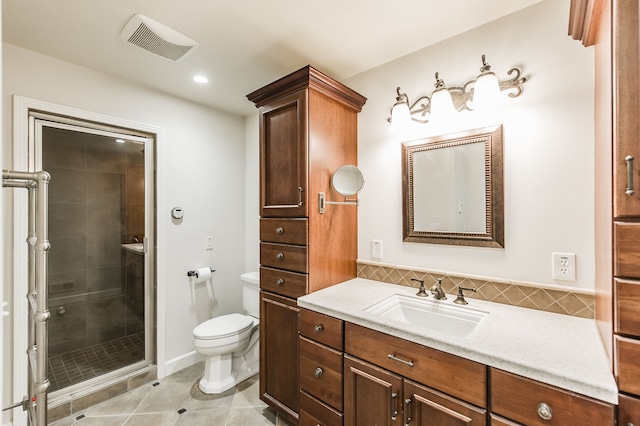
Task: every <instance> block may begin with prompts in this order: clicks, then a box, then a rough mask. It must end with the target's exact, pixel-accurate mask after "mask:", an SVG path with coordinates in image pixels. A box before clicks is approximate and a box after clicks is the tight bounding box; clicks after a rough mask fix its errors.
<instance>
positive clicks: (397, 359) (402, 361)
mask: <svg viewBox="0 0 640 426" xmlns="http://www.w3.org/2000/svg"><path fill="white" fill-rule="evenodd" d="M387 357H388V358H389V359H392V360H394V361H398V362H401V363H403V364H405V365H408V366H409V367H413V361H407V360H404V359H402V358H398V357H397V356H395V355H394V354H389V355H387Z"/></svg>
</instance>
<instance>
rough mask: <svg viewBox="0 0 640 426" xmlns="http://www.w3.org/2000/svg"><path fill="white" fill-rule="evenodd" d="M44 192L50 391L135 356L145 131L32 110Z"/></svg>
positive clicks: (141, 295) (140, 303) (142, 347)
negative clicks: (46, 176) (47, 116)
mask: <svg viewBox="0 0 640 426" xmlns="http://www.w3.org/2000/svg"><path fill="white" fill-rule="evenodd" d="M35 125H36V131H35V134H36V139H37V141H36V146H40V147H41V162H42V168H43V169H44V170H47V171H48V172H49V173H50V174H51V183H50V194H49V212H50V213H49V214H50V220H49V240H50V242H51V250H50V253H49V274H48V280H49V290H48V303H49V309H50V312H51V318H50V320H49V324H48V329H49V333H48V341H49V345H48V347H49V361H48V373H49V374H48V376H49V380H50V382H51V387H50V392H55V391H57V390H61V389H64V388H68V387H70V386H74V385H77V384H80V383H83V382H85V381H87V380H90V379H93V378H96V377H99V376H102V375H105V374H108V373H110V372H113V371H116V370H119V369H122V368H124V367H127V366H131V365H134V364H136V363H138V362H142V361H145V360H146V359H147V358H148V357H149V354H147V353H146V348H147V345H146V340H147V337H148V336H146V335H145V334H146V330H147V327H146V325H145V324H146V320H147V318H146V317H145V311H146V306H147V304H146V300H145V299H146V297H147V294H146V293H147V292H146V291H145V289H146V288H147V286H146V280H145V269H146V268H145V265H146V262H145V258H146V251H147V250H146V247H145V241H146V238H145V237H146V234H145V229H146V227H145V218H146V215H145V205H146V204H145V200H146V197H145V188H146V185H145V176H146V173H145V158H146V157H145V143H146V142H148V139H147V138H142V137H138V136H132V135H126V134H120V133H117V132H113V131H105V130H101V129H95V128H91V127H84V126H78V125H70V124H62V123H54V122H50V121H37V120H36V123H35Z"/></svg>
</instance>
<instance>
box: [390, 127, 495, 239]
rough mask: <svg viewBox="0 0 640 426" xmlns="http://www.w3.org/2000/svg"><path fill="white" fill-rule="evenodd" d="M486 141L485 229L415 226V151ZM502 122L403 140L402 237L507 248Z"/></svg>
mask: <svg viewBox="0 0 640 426" xmlns="http://www.w3.org/2000/svg"><path fill="white" fill-rule="evenodd" d="M475 142H483V143H484V144H485V188H486V189H487V191H486V203H485V206H486V232H485V233H465V232H455V231H417V230H415V229H414V200H413V192H414V191H413V190H414V185H413V163H414V162H413V155H414V153H416V152H421V151H425V150H431V149H438V148H446V147H452V146H457V145H462V144H467V143H475ZM502 147H503V142H502V125H498V126H492V127H485V128H481V129H473V130H467V131H464V132H460V133H454V134H449V135H441V136H434V137H430V138H426V139H420V140H417V141H413V142H405V143H403V144H402V234H403V241H405V242H412V243H427V244H450V245H460V246H478V247H494V248H504V193H503V191H504V190H503V166H502V163H503V154H502Z"/></svg>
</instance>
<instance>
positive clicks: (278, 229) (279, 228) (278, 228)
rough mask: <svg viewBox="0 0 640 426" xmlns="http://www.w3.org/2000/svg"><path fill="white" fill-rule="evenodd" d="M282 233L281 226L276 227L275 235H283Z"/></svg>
mask: <svg viewBox="0 0 640 426" xmlns="http://www.w3.org/2000/svg"><path fill="white" fill-rule="evenodd" d="M283 233H284V228H283V227H282V226H278V227H277V228H276V234H283Z"/></svg>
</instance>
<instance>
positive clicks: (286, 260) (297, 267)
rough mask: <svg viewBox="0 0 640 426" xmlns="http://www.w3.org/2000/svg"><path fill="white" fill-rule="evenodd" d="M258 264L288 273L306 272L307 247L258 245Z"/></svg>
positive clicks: (272, 244)
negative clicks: (284, 270)
mask: <svg viewBox="0 0 640 426" xmlns="http://www.w3.org/2000/svg"><path fill="white" fill-rule="evenodd" d="M260 264H261V265H262V266H271V267H272V268H278V269H286V270H288V271H294V272H303V273H306V272H307V271H308V270H307V247H306V246H293V245H289V244H276V243H260Z"/></svg>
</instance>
